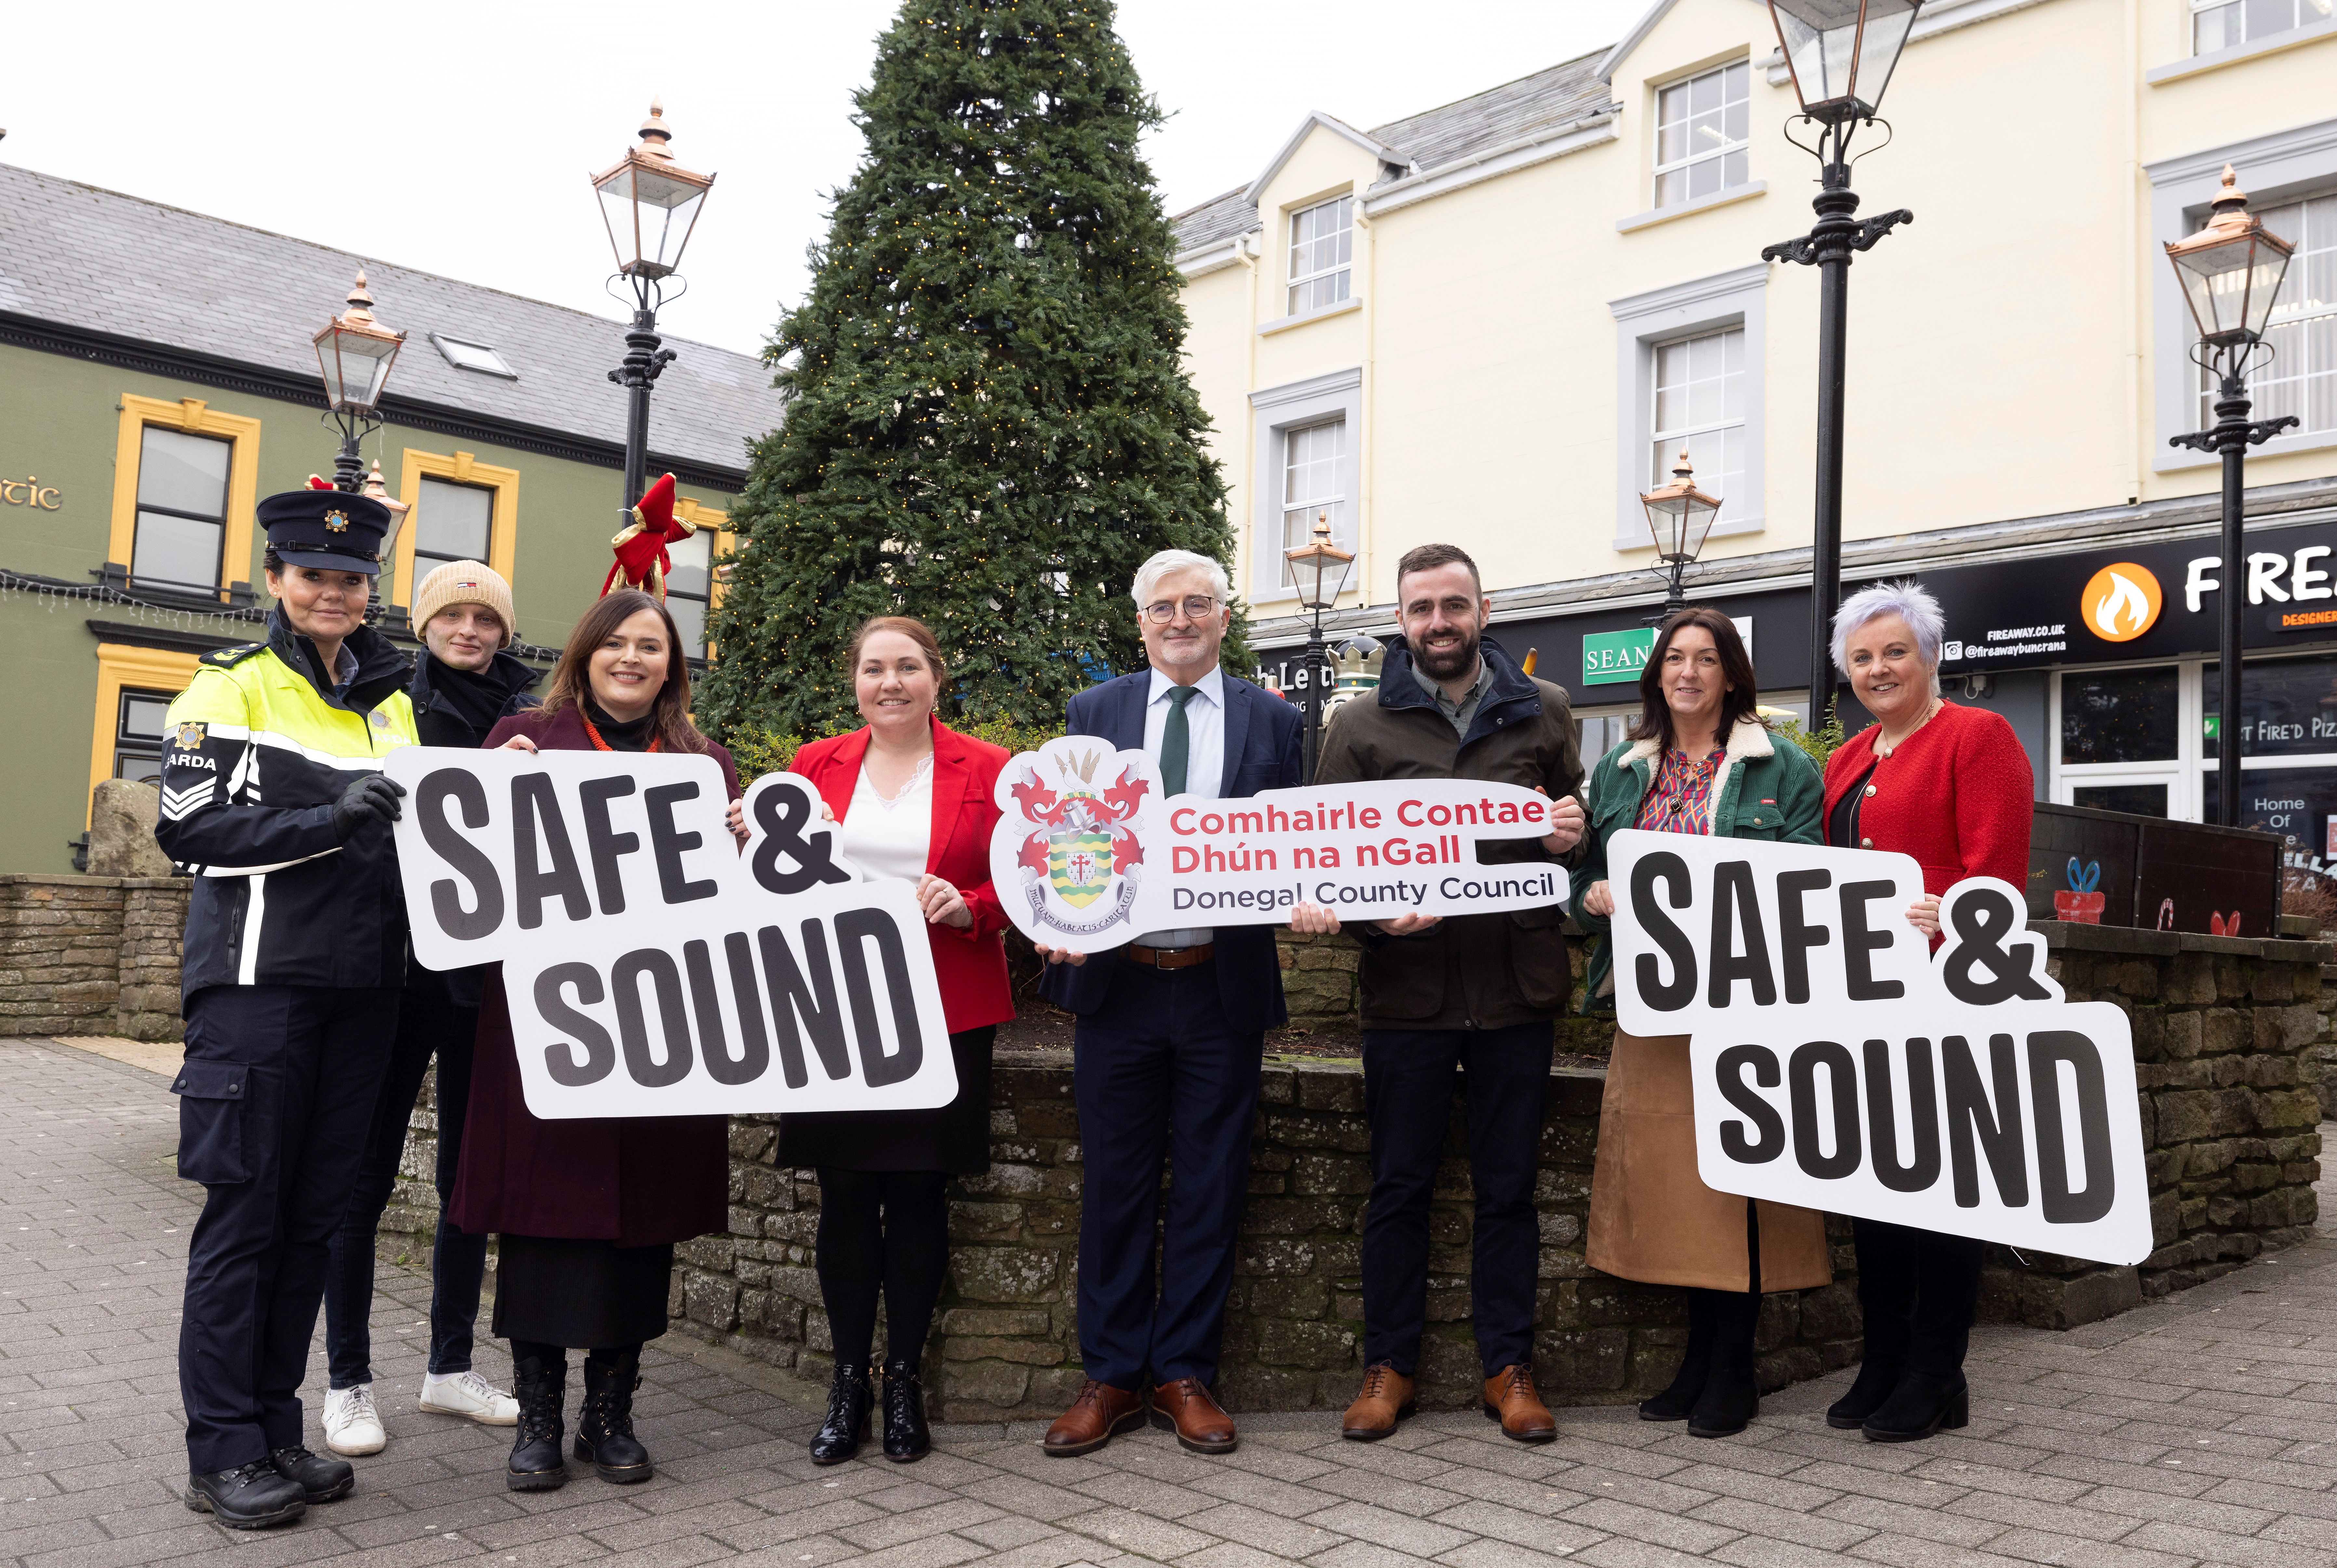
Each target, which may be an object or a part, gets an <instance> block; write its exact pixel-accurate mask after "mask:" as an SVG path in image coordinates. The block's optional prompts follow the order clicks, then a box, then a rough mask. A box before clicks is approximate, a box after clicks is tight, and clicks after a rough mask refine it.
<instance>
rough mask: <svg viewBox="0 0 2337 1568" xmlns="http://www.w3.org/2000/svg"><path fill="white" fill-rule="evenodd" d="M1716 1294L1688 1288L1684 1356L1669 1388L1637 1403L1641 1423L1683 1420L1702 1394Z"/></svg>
mask: <svg viewBox="0 0 2337 1568" xmlns="http://www.w3.org/2000/svg"><path fill="white" fill-rule="evenodd" d="M1715 1295H1716V1292H1714V1291H1710V1290H1701V1289H1690V1290H1689V1291H1688V1293H1687V1354H1686V1355H1684V1356H1682V1357H1680V1365H1679V1373H1678V1375H1677V1376H1676V1377H1673V1378H1672V1383H1671V1387H1668V1388H1667V1389H1665V1390H1664V1391H1663V1392H1662V1393H1660V1394H1658V1395H1657V1396H1656V1397H1654V1398H1652V1399H1643V1400H1641V1401H1640V1402H1639V1419H1640V1420H1642V1421H1685V1420H1687V1417H1688V1413H1689V1412H1690V1411H1692V1410H1694V1409H1695V1408H1696V1402H1697V1399H1698V1398H1699V1397H1702V1395H1703V1393H1704V1385H1705V1381H1706V1378H1708V1377H1710V1376H1711V1375H1712V1346H1713V1338H1714V1335H1713V1305H1714V1304H1713V1300H1712V1298H1713V1297H1714V1296H1715Z"/></svg>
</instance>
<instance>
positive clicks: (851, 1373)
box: [811, 1361, 876, 1465]
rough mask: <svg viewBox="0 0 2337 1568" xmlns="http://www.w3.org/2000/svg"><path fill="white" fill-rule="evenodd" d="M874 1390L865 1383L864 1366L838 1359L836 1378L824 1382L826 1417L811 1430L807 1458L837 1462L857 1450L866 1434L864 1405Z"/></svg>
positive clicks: (869, 1403) (872, 1400) (822, 1462)
mask: <svg viewBox="0 0 2337 1568" xmlns="http://www.w3.org/2000/svg"><path fill="white" fill-rule="evenodd" d="M875 1402H876V1392H875V1389H873V1388H871V1387H869V1386H868V1368H867V1367H865V1366H864V1365H863V1364H862V1363H860V1362H857V1361H838V1362H837V1363H836V1381H835V1382H833V1383H831V1384H829V1385H828V1386H827V1419H826V1420H825V1421H823V1422H821V1423H820V1424H819V1430H818V1431H817V1432H815V1433H813V1434H812V1439H811V1462H812V1463H813V1464H815V1465H841V1464H843V1463H844V1462H845V1461H846V1459H849V1458H851V1457H852V1456H853V1455H855V1454H857V1453H859V1452H860V1440H861V1439H862V1438H863V1437H865V1436H868V1408H869V1406H872V1405H874V1404H875Z"/></svg>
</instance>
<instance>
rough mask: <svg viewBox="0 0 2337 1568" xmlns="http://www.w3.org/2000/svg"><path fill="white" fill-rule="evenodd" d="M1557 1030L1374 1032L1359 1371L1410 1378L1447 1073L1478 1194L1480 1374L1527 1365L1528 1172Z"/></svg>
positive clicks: (1423, 1305) (1534, 1262)
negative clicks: (1464, 1104) (1462, 1105)
mask: <svg viewBox="0 0 2337 1568" xmlns="http://www.w3.org/2000/svg"><path fill="white" fill-rule="evenodd" d="M1551 1050H1552V1036H1551V1032H1550V1025H1549V1024H1519V1025H1517V1026H1516V1027H1514V1028H1510V1029H1366V1030H1364V1113H1365V1115H1366V1116H1368V1117H1369V1118H1370V1121H1371V1125H1372V1197H1371V1206H1370V1208H1369V1210H1367V1211H1366V1212H1365V1214H1364V1365H1365V1366H1367V1367H1368V1366H1371V1365H1373V1364H1374V1363H1376V1362H1380V1361H1385V1362H1388V1363H1390V1364H1391V1365H1393V1367H1395V1369H1396V1370H1397V1371H1398V1372H1401V1373H1403V1375H1404V1376H1405V1377H1411V1376H1412V1375H1413V1372H1414V1371H1415V1370H1416V1369H1417V1368H1418V1366H1419V1362H1420V1335H1421V1326H1422V1322H1423V1319H1424V1318H1426V1316H1427V1312H1428V1201H1429V1197H1430V1195H1431V1194H1432V1193H1433V1191H1434V1189H1435V1186H1436V1166H1437V1162H1438V1161H1440V1160H1442V1158H1443V1155H1444V1135H1445V1130H1446V1128H1447V1127H1448V1126H1449V1125H1450V1123H1451V1121H1452V1089H1453V1083H1452V1075H1453V1070H1454V1069H1455V1068H1456V1067H1457V1068H1459V1069H1460V1070H1461V1072H1462V1082H1463V1083H1464V1084H1465V1085H1466V1092H1467V1094H1468V1105H1469V1180H1470V1185H1471V1186H1472V1188H1473V1189H1474V1191H1475V1192H1476V1197H1477V1213H1476V1227H1475V1262H1474V1265H1473V1268H1474V1272H1473V1274H1472V1277H1471V1287H1472V1293H1473V1298H1474V1300H1473V1307H1474V1311H1475V1317H1476V1322H1477V1351H1478V1354H1479V1355H1480V1356H1481V1357H1482V1358H1483V1361H1484V1365H1485V1376H1486V1377H1491V1376H1493V1375H1494V1374H1495V1373H1497V1372H1499V1371H1500V1370H1501V1368H1502V1367H1512V1366H1515V1365H1517V1364H1518V1363H1520V1362H1525V1363H1527V1364H1529V1365H1530V1364H1531V1362H1532V1360H1533V1311H1534V1280H1535V1279H1536V1278H1537V1276H1538V1275H1539V1274H1540V1264H1541V1230H1540V1222H1539V1221H1538V1220H1537V1219H1536V1217H1535V1214H1534V1171H1535V1168H1536V1164H1537V1156H1538V1154H1539V1152H1540V1142H1541V1105H1542V1095H1543V1094H1544V1093H1546V1092H1547V1090H1548V1088H1549V1086H1550V1052H1551Z"/></svg>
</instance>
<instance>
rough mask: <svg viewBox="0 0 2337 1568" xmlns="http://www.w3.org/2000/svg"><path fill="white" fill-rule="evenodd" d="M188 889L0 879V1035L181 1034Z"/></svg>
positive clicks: (121, 881) (15, 875)
mask: <svg viewBox="0 0 2337 1568" xmlns="http://www.w3.org/2000/svg"><path fill="white" fill-rule="evenodd" d="M189 886H190V885H189V884H188V883H187V882H186V881H184V880H183V879H181V878H179V877H70V876H48V875H44V874H40V873H34V872H10V873H5V874H0V1034H121V1035H126V1036H128V1037H129V1038H131V1039H133V1040H176V1039H178V1038H180V1030H181V1025H180V1021H179V954H180V946H181V936H182V935H183V933H184V932H185V930H186V924H187V894H188V889H189Z"/></svg>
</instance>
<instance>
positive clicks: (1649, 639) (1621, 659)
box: [1582, 615, 1753, 686]
mask: <svg viewBox="0 0 2337 1568" xmlns="http://www.w3.org/2000/svg"><path fill="white" fill-rule="evenodd" d="M1729 622H1730V624H1732V625H1734V626H1735V627H1736V634H1737V635H1738V636H1739V637H1742V638H1743V639H1745V657H1746V658H1748V659H1749V658H1751V657H1752V656H1753V617H1751V616H1750V615H1743V616H1736V615H1732V616H1730V617H1729ZM1655 646H1656V629H1655V628H1654V627H1653V626H1633V627H1628V628H1627V629H1625V630H1623V631H1620V632H1584V633H1583V635H1582V683H1583V684H1584V685H1585V686H1610V685H1618V684H1620V683H1621V682H1623V681H1634V682H1636V681H1638V679H1639V671H1642V670H1644V669H1646V668H1647V664H1648V654H1649V653H1650V652H1653V651H1654V649H1655Z"/></svg>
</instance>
